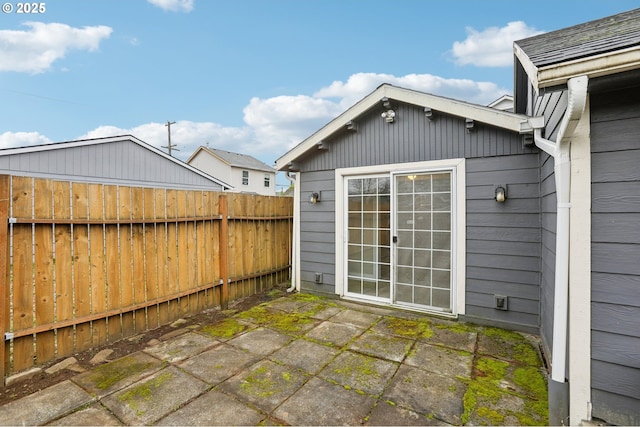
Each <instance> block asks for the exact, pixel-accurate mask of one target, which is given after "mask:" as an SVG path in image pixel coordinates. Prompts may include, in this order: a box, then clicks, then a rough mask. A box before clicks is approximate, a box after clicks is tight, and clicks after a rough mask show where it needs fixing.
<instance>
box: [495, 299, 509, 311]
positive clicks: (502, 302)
mask: <svg viewBox="0 0 640 427" xmlns="http://www.w3.org/2000/svg"><path fill="white" fill-rule="evenodd" d="M493 298H494V303H493V308H495V309H496V310H509V297H508V296H506V295H494V296H493Z"/></svg>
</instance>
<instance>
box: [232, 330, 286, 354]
mask: <svg viewBox="0 0 640 427" xmlns="http://www.w3.org/2000/svg"><path fill="white" fill-rule="evenodd" d="M292 339H293V338H292V337H291V336H289V335H287V334H283V333H280V332H277V331H275V330H271V329H267V328H257V329H254V330H251V331H249V332H246V333H244V334H242V335H239V336H237V337H235V338H234V339H232V340H231V341H228V342H227V343H228V344H230V345H233V346H235V347H239V348H242V349H244V350H246V351H248V352H250V353H252V354H255V355H258V356H267V355H269V354H271V353H273V352H274V351H276V350H279V349H280V348H282V347H284V346H285V345H287V344H288V343H289V342H290V341H291V340H292Z"/></svg>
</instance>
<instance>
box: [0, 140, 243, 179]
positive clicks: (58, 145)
mask: <svg viewBox="0 0 640 427" xmlns="http://www.w3.org/2000/svg"><path fill="white" fill-rule="evenodd" d="M122 141H129V142H131V143H133V144H136V145H139V146H140V147H142V148H144V149H146V150H149V151H151V152H153V153H154V154H157V155H159V156H161V157H163V158H164V159H166V160H168V161H170V162H173V163H175V164H177V165H178V166H180V167H183V168H185V169H187V170H189V171H191V172H193V173H195V174H197V175H200V176H201V177H203V178H205V179H207V180H209V181H211V182H213V183H215V184H217V185H220V186H221V187H223V188H224V189H230V188H233V187H232V186H231V185H229V184H227V183H226V182H224V181H221V180H219V179H217V178H215V177H213V176H211V175H208V174H206V173H204V172H202V171H201V170H199V169H196V168H194V167H193V166H190V165H188V164H186V163H185V162H183V161H182V160H179V159H176V158H175V157H172V156H170V155H168V154H167V153H165V152H164V151H162V150H159V149H157V148H156V147H154V146H152V145H149V144H147V143H146V142H143V141H142V140H140V139H138V138H136V137H135V136H132V135H118V136H111V137H105V138H93V139H80V140H75V141H64V142H54V143H51V144H41V145H30V146H27V147H16V148H4V149H0V157H4V156H11V155H15V154H26V153H36V152H46V151H53V150H63V149H67V148H75V147H87V146H93V145H99V144H109V143H115V142H122Z"/></svg>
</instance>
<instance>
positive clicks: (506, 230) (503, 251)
mask: <svg viewBox="0 0 640 427" xmlns="http://www.w3.org/2000/svg"><path fill="white" fill-rule="evenodd" d="M394 108H395V109H396V113H397V120H396V122H395V123H393V124H389V123H385V122H384V120H381V118H380V114H379V112H378V111H377V110H375V109H374V111H370V112H368V113H365V114H363V115H362V116H360V117H359V118H358V120H357V131H355V132H354V131H350V130H346V129H345V130H344V131H343V132H337V133H335V134H333V135H332V138H331V139H328V140H326V141H323V142H324V146H325V147H328V149H323V150H314V151H313V152H311V153H309V154H306V155H305V156H304V157H303V158H301V159H299V161H298V162H297V166H298V167H299V170H300V172H299V175H300V176H299V178H298V179H299V185H300V194H301V202H300V203H301V223H300V242H301V250H300V257H301V260H300V264H301V265H300V270H301V287H302V289H303V290H305V289H306V290H311V291H314V292H322V293H325V294H334V295H335V292H336V290H335V289H336V281H337V280H340V279H339V278H336V268H335V248H336V242H335V216H334V210H335V206H336V200H335V195H336V185H341V183H336V182H335V169H340V168H356V167H368V166H376V165H385V164H409V163H412V162H428V161H434V160H444V159H466V160H465V162H466V163H465V171H466V177H465V180H466V188H465V190H464V191H465V193H466V195H465V196H466V198H465V200H466V205H467V207H466V209H467V210H466V230H464V231H463V232H464V233H465V235H466V254H465V258H466V266H464V267H463V268H465V269H466V293H465V298H466V314H465V315H464V318H465V319H466V320H469V321H477V322H482V323H489V324H496V325H499V326H507V327H511V328H514V329H520V330H525V331H530V332H537V331H538V328H539V323H540V313H539V298H540V264H541V257H540V241H541V236H540V222H541V214H540V203H539V193H540V173H539V166H540V156H539V153H538V150H537V149H535V148H527V147H524V146H523V141H522V137H521V136H520V135H519V134H518V133H517V132H511V131H507V130H503V129H500V128H497V127H492V126H488V125H483V124H482V123H476V124H475V128H474V130H473V131H472V132H468V131H467V130H466V129H465V119H464V118H460V117H455V116H452V115H445V114H437V116H436V117H435V119H434V120H431V121H430V120H428V119H426V118H425V115H424V111H423V109H422V108H419V107H417V106H412V105H409V104H402V103H399V104H397V105H394ZM496 184H506V185H507V186H508V200H507V202H506V203H502V204H501V203H497V202H496V201H495V200H494V189H495V185H496ZM312 192H320V194H321V202H320V203H318V204H316V205H311V204H310V203H308V202H307V199H308V197H309V195H310V194H311V193H312ZM458 214H460V213H458ZM316 273H321V274H322V283H321V284H317V283H315V277H316ZM496 294H499V295H506V296H508V297H509V310H507V311H500V310H496V309H495V308H494V295H496Z"/></svg>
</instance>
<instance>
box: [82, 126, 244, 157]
mask: <svg viewBox="0 0 640 427" xmlns="http://www.w3.org/2000/svg"><path fill="white" fill-rule="evenodd" d="M116 135H133V136H135V137H136V138H138V139H140V140H142V141H144V142H146V143H148V144H150V145H153V146H154V147H156V148H159V149H161V150H163V151H167V150H166V148H163V147H166V145H167V142H168V135H167V126H165V124H164V123H146V124H142V125H140V126H136V127H133V128H129V129H124V128H119V127H116V126H99V127H97V128H96V129H93V130H91V131H89V132H88V133H86V134H84V135H81V136H79V137H77V139H92V138H102V137H108V136H116ZM207 142H208V143H210V145H211V147H215V148H220V149H223V150H228V151H236V152H244V153H249V152H250V150H251V149H252V148H253V149H255V141H254V140H253V137H252V132H251V130H250V129H248V128H234V127H223V126H221V125H219V124H216V123H211V122H192V121H189V120H178V121H176V123H174V124H172V125H171V144H172V145H176V147H175V148H174V150H176V151H174V152H173V155H174V156H175V157H177V158H179V159H182V160H186V159H188V158H189V156H190V155H191V154H193V152H194V151H195V150H196V148H198V147H199V146H201V145H206V144H207Z"/></svg>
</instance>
